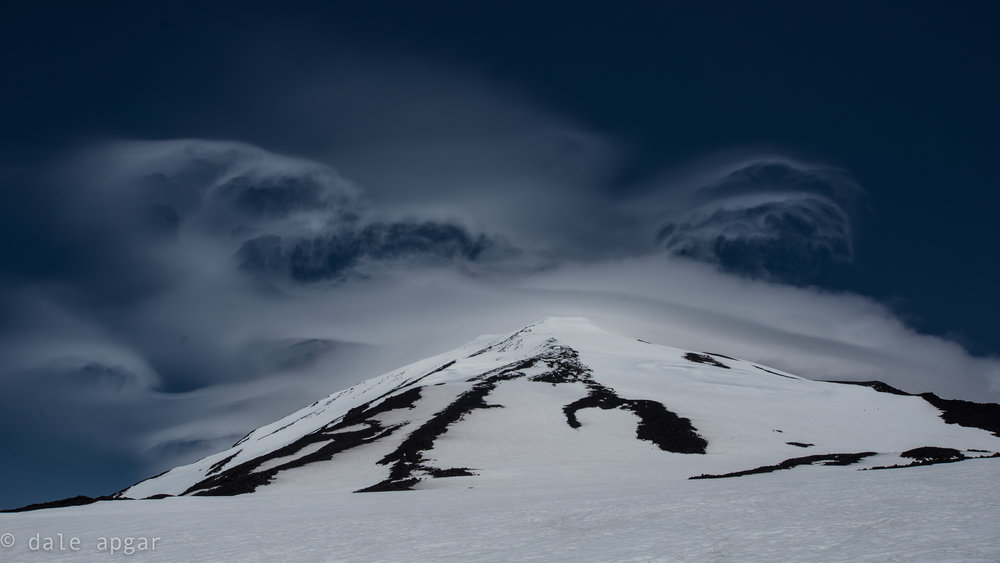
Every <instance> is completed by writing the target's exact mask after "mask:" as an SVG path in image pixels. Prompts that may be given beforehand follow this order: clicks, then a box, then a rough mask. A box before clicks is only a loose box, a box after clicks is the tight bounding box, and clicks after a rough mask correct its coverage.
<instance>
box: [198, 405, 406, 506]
mask: <svg viewBox="0 0 1000 563" xmlns="http://www.w3.org/2000/svg"><path fill="white" fill-rule="evenodd" d="M420 389H421V387H414V388H412V389H409V390H407V391H404V392H402V393H400V394H398V395H394V396H390V397H387V398H386V399H385V400H383V401H382V402H381V403H379V404H378V405H375V406H371V405H372V403H373V402H374V401H369V402H368V403H365V404H363V405H359V406H357V407H355V408H353V409H351V410H349V411H347V413H346V414H345V415H344V416H343V417H342V418H341V419H340V421H339V422H337V423H334V424H329V425H327V426H324V427H323V428H320V429H318V430H316V431H314V432H310V433H309V434H306V435H305V436H303V437H302V438H299V439H298V440H296V441H295V442H292V443H291V444H288V445H286V446H283V447H281V448H278V449H276V450H273V451H271V452H269V453H267V454H265V455H262V456H259V457H256V458H254V459H251V460H249V461H245V462H243V463H241V464H239V465H237V466H235V467H232V468H230V469H227V470H225V471H223V472H221V473H219V474H217V475H214V476H211V477H208V478H207V479H204V480H202V481H199V482H198V483H195V484H194V485H192V486H191V487H189V488H188V489H187V490H186V491H184V493H182V494H185V495H196V496H231V495H240V494H244V493H251V492H253V491H255V490H256V489H257V487H260V486H262V485H266V484H268V483H270V482H271V481H272V480H273V479H274V476H275V475H277V474H278V473H280V472H281V471H284V470H286V469H293V468H295V467H302V466H304V465H307V464H310V463H313V462H316V461H325V460H329V459H332V458H333V456H334V455H336V454H338V453H340V452H343V451H346V450H349V449H351V448H354V447H357V446H360V445H362V444H367V443H371V442H374V441H376V440H379V439H381V438H384V437H386V436H388V435H389V434H392V433H393V432H394V431H395V430H397V429H398V428H399V427H400V426H401V425H395V426H390V427H383V426H382V424H381V423H379V422H378V421H377V420H372V418H373V417H375V416H376V415H379V414H381V413H384V412H387V411H390V410H396V409H403V408H413V407H414V405H415V403H416V402H417V400H419V399H420ZM377 400H378V399H375V401H377ZM357 425H364V426H366V428H362V429H360V430H351V431H343V429H345V428H348V427H351V426H357ZM319 442H326V443H325V444H324V445H323V446H321V447H320V448H319V449H318V450H316V451H314V452H311V453H308V454H305V455H301V456H299V457H297V458H295V459H291V460H289V461H288V462H286V463H282V464H280V465H277V466H275V467H271V468H269V469H266V470H263V471H258V470H257V468H258V467H260V466H261V465H263V464H264V463H266V462H268V461H271V460H274V459H280V458H284V457H291V456H294V455H295V454H296V453H298V452H300V451H302V449H303V448H305V447H307V446H309V445H311V444H316V443H319Z"/></svg>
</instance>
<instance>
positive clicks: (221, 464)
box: [205, 450, 243, 475]
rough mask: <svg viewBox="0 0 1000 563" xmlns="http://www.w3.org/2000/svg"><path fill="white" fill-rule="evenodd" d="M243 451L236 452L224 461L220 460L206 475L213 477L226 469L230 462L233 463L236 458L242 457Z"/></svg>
mask: <svg viewBox="0 0 1000 563" xmlns="http://www.w3.org/2000/svg"><path fill="white" fill-rule="evenodd" d="M242 451H243V450H236V453H234V454H233V455H231V456H228V457H226V458H224V459H220V460H219V461H217V462H215V463H213V464H212V467H209V468H208V473H206V474H205V475H212V474H213V473H218V472H219V470H221V469H222V468H223V467H225V466H226V464H227V463H229V462H230V461H233V458H234V457H236V456H238V455H240V452H242Z"/></svg>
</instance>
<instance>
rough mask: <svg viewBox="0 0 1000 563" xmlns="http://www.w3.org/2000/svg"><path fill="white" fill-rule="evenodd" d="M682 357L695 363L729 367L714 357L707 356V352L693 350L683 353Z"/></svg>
mask: <svg viewBox="0 0 1000 563" xmlns="http://www.w3.org/2000/svg"><path fill="white" fill-rule="evenodd" d="M684 359H685V360H687V361H689V362H694V363H696V364H708V365H710V366H715V367H717V368H725V369H730V368H729V366H727V365H726V364H724V363H722V362H720V361H719V360H716V359H715V358H713V357H712V356H709V355H708V354H696V353H694V352H688V353H687V354H684Z"/></svg>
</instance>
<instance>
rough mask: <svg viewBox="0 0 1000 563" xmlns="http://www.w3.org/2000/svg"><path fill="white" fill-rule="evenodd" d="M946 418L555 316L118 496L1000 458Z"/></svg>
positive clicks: (323, 405)
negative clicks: (928, 453) (913, 455)
mask: <svg viewBox="0 0 1000 563" xmlns="http://www.w3.org/2000/svg"><path fill="white" fill-rule="evenodd" d="M941 414H942V413H941V411H940V410H938V409H937V408H935V407H934V406H933V405H931V404H930V403H928V402H927V401H926V400H924V399H923V398H921V397H918V396H907V395H899V394H893V393H884V392H878V391H876V390H875V389H872V388H868V387H864V386H855V385H843V384H837V383H827V382H819V381H811V380H807V379H803V378H800V377H797V376H794V375H792V374H788V373H784V372H781V371H778V370H775V369H772V368H768V367H765V366H760V365H756V364H753V363H750V362H745V361H742V360H737V359H734V358H730V357H728V356H724V355H721V354H711V353H703V352H690V351H686V350H678V349H676V348H670V347H667V346H659V345H653V344H649V343H647V342H643V341H641V340H635V339H632V338H625V337H620V336H616V335H612V334H609V333H607V332H604V331H602V330H601V329H599V328H597V327H595V326H594V325H592V324H591V323H589V322H588V321H586V320H584V319H578V318H549V319H545V320H543V321H540V322H538V323H536V324H534V325H531V326H528V327H526V328H524V329H522V330H519V331H517V332H514V333H512V334H509V335H504V336H500V337H481V338H479V339H477V340H475V341H473V342H471V343H469V344H467V345H466V346H464V347H462V348H459V349H457V350H453V351H450V352H447V353H445V354H441V355H439V356H435V357H433V358H429V359H426V360H423V361H420V362H417V363H415V364H411V365H409V366H406V367H404V368H402V369H400V370H397V371H394V372H391V373H389V374H386V375H383V376H381V377H377V378H374V379H371V380H368V381H365V382H363V383H360V384H358V385H356V386H354V387H351V388H349V389H347V390H344V391H341V392H340V393H336V394H334V395H331V396H330V397H327V398H326V399H323V400H321V401H318V402H316V403H314V404H313V405H311V406H309V407H307V408H305V409H302V410H300V411H298V412H296V413H293V414H291V415H289V416H287V417H285V418H283V419H281V420H279V421H277V422H274V423H272V424H269V425H267V426H263V427H261V428H258V429H257V430H255V431H253V432H251V433H250V434H249V435H247V436H246V437H245V438H244V439H243V440H241V441H240V442H238V443H237V444H235V445H234V446H233V447H232V448H231V449H229V450H226V451H223V452H220V453H218V454H215V455H212V456H208V457H206V458H204V459H202V460H200V461H198V462H196V463H193V464H191V465H187V466H182V467H178V468H175V469H173V470H171V471H169V472H167V473H166V474H164V475H161V476H158V477H155V478H153V479H149V480H146V481H143V482H141V483H138V484H136V485H134V486H132V487H130V488H128V489H125V490H124V491H122V492H121V493H119V496H120V497H127V498H147V497H150V496H154V495H184V494H186V495H192V494H194V495H232V494H240V493H247V492H253V491H255V490H258V489H259V488H260V487H267V488H273V489H277V490H299V489H304V490H344V491H359V490H367V491H388V490H404V489H413V488H416V489H426V488H441V487H445V488H449V487H455V488H464V487H468V486H483V485H486V484H487V483H493V484H498V485H499V484H503V483H507V484H511V483H518V484H524V483H528V482H547V481H551V480H552V479H554V478H555V479H567V478H568V479H577V478H580V477H581V476H585V475H588V474H592V475H596V476H599V477H602V478H607V479H626V478H638V476H641V475H646V474H648V472H649V471H650V470H651V468H653V469H655V471H656V472H657V474H659V475H662V476H670V477H673V478H676V479H689V478H691V477H697V476H703V475H725V474H730V473H740V472H746V471H748V470H752V469H754V468H758V467H763V466H774V465H777V464H780V463H781V462H784V461H786V460H789V459H792V458H803V457H810V456H833V455H835V454H860V455H855V456H854V457H853V458H852V459H851V460H850V463H849V464H847V465H846V466H845V468H846V469H848V470H850V471H852V472H853V470H854V469H857V468H859V467H873V466H889V465H904V464H908V463H911V462H912V461H913V460H912V459H909V458H905V457H901V454H902V453H904V452H906V451H908V450H911V449H914V448H918V447H923V446H932V447H944V448H954V449H957V450H959V451H961V452H968V453H969V457H973V456H977V455H982V453H983V452H985V453H991V452H996V451H997V450H1000V438H998V437H997V436H994V435H993V434H991V433H990V432H988V431H986V430H983V429H980V428H968V427H963V426H959V425H955V424H946V423H945V422H944V421H943V420H942V418H941ZM970 450H979V452H971V451H970ZM838 459H839V458H838ZM817 461H819V460H817ZM819 462H822V461H819ZM832 462H834V460H833V459H832V458H831V459H830V460H826V463H832ZM998 465H1000V464H998ZM800 467H801V466H800ZM445 477H447V478H445Z"/></svg>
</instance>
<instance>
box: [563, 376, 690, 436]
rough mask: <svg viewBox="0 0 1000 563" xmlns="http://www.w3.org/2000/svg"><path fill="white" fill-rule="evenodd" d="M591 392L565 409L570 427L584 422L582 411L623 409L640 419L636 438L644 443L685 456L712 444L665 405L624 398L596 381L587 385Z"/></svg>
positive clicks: (688, 422) (687, 420)
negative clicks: (644, 441) (580, 418)
mask: <svg viewBox="0 0 1000 563" xmlns="http://www.w3.org/2000/svg"><path fill="white" fill-rule="evenodd" d="M586 385H587V388H588V389H589V393H588V394H587V396H586V397H583V398H581V399H577V400H576V401H573V402H572V403H570V404H568V405H566V406H565V407H563V412H564V413H565V414H566V424H569V426H570V427H571V428H579V427H580V426H581V425H580V421H579V420H578V419H577V418H576V413H577V411H579V410H581V409H589V408H600V409H604V410H609V409H622V410H626V411H629V412H632V413H634V414H635V415H636V416H638V417H639V424H638V426H637V427H636V432H635V433H636V437H637V438H638V439H640V440H646V441H649V442H653V443H654V444H656V446H657V447H659V448H660V449H661V450H664V451H667V452H674V453H682V454H703V453H705V448H706V447H708V442H706V441H705V439H704V438H702V437H701V436H700V435H698V432H697V431H696V430H695V428H694V426H692V425H691V421H690V420H689V419H687V418H683V417H680V416H677V415H676V414H674V413H672V412H670V411H669V410H667V408H666V407H665V406H663V404H661V403H658V402H656V401H649V400H645V399H624V398H622V397H619V396H618V395H617V394H616V393H615V391H614V390H613V389H611V388H609V387H605V386H603V385H601V384H599V383H597V382H595V381H592V380H591V381H588V382H587V383H586Z"/></svg>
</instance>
